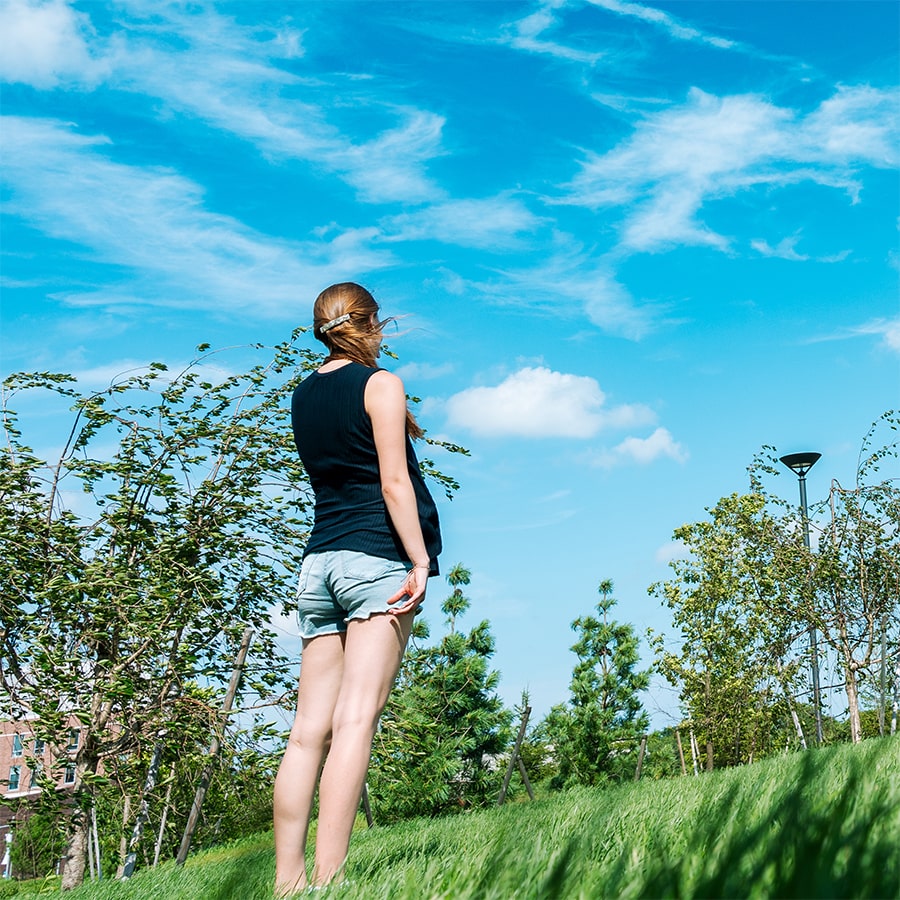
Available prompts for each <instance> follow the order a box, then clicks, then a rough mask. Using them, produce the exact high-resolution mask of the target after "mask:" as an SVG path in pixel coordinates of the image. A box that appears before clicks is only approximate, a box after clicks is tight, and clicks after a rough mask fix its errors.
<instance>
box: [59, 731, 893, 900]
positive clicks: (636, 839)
mask: <svg viewBox="0 0 900 900" xmlns="http://www.w3.org/2000/svg"><path fill="white" fill-rule="evenodd" d="M898 773H900V739H882V740H872V741H867V742H865V744H863V745H861V746H857V747H851V746H841V747H835V748H829V749H826V750H822V751H815V752H810V753H805V754H795V755H791V756H788V757H783V758H779V759H773V760H768V761H764V762H760V763H756V764H755V765H752V766H748V767H745V768H741V769H732V770H728V771H723V772H716V773H712V774H708V775H703V776H702V777H700V778H693V777H685V778H677V779H671V780H667V781H658V782H644V783H641V784H637V785H633V784H629V785H623V786H621V787H617V788H610V789H593V790H588V789H581V790H575V791H570V792H568V793H565V794H561V795H556V796H552V797H549V798H545V799H542V800H538V801H536V802H534V803H529V802H520V803H512V804H509V805H507V806H505V807H503V808H502V809H492V810H485V811H482V812H478V813H471V814H466V815H461V816H454V817H447V818H444V819H437V820H426V819H418V820H414V821H410V822H405V823H402V824H399V825H395V826H392V827H389V828H375V829H372V830H369V831H362V832H359V833H358V834H356V835H355V836H354V840H353V844H352V847H351V853H350V860H349V863H348V866H347V879H348V882H349V883H347V884H345V885H343V886H340V887H334V888H331V889H329V890H327V891H324V892H321V893H319V894H317V896H320V897H330V896H334V897H341V898H346V900H354V898H376V897H377V898H392V900H393V898H434V900H437V898H448V900H449V898H453V900H457V898H458V900H467V898H472V900H474V898H479V900H493V898H496V900H506V898H513V897H515V898H529V900H531V898H534V900H537V898H547V900H550V898H585V900H587V898H602V897H617V898H618V897H625V898H628V897H759V898H762V897H897V896H900V854H898V852H897V846H898V835H900V774H898ZM273 873H274V859H273V853H272V845H271V835H255V836H252V837H248V838H246V839H245V840H242V841H239V842H236V843H234V844H231V845H228V846H225V847H219V848H215V849H213V850H210V851H207V852H204V853H199V854H197V855H196V856H195V857H193V858H192V859H191V860H190V861H189V864H188V865H186V866H185V867H184V868H183V869H176V868H175V867H174V866H173V865H171V864H167V865H165V866H160V867H159V868H158V869H156V870H151V871H144V872H139V873H138V874H137V875H136V876H135V877H134V878H133V879H132V880H131V881H130V882H129V883H128V884H120V883H116V882H106V883H102V884H91V885H85V887H83V888H81V889H79V890H78V891H75V892H73V893H72V894H71V896H72V898H73V900H104V898H122V900H168V898H185V900H188V898H190V900H206V898H208V900H219V898H222V900H230V898H234V900H254V898H270V897H271V896H272V894H271V884H272V878H273Z"/></svg>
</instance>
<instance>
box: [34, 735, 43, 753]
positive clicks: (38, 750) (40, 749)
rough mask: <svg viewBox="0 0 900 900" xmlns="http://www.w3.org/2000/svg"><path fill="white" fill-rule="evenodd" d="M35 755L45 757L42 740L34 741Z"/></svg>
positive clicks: (36, 739)
mask: <svg viewBox="0 0 900 900" xmlns="http://www.w3.org/2000/svg"><path fill="white" fill-rule="evenodd" d="M34 755H35V756H43V755H44V742H43V741H42V740H41V739H40V738H35V739H34Z"/></svg>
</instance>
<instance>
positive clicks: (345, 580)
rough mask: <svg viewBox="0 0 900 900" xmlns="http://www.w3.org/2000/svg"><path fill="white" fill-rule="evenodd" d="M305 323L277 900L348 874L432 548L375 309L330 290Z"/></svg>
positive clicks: (408, 420) (412, 433) (350, 287)
mask: <svg viewBox="0 0 900 900" xmlns="http://www.w3.org/2000/svg"><path fill="white" fill-rule="evenodd" d="M313 320H314V322H313V333H314V334H315V336H316V337H317V338H318V339H319V340H320V341H322V343H323V344H324V345H325V346H326V347H327V348H328V356H327V357H326V358H325V361H324V362H323V364H322V366H321V367H320V368H319V369H318V370H317V371H315V372H313V373H312V374H310V375H309V376H308V377H307V378H306V379H304V381H302V382H301V383H300V385H298V387H297V389H296V390H295V391H294V396H293V402H292V404H291V419H292V423H293V429H294V442H295V443H296V445H297V450H298V452H299V453H300V458H301V460H302V461H303V465H304V467H305V469H306V471H307V474H308V475H309V479H310V483H311V485H312V488H313V491H314V493H315V499H316V504H315V519H314V525H313V530H312V534H311V535H310V538H309V542H308V544H307V546H306V550H305V552H304V559H303V565H302V567H301V570H300V585H299V589H298V601H299V619H300V632H301V637H302V638H303V653H302V664H301V667H300V685H299V689H298V697H297V714H296V718H295V720H294V725H293V728H292V729H291V735H290V740H289V742H288V746H287V749H286V750H285V754H284V759H283V760H282V762H281V768H280V769H279V771H278V777H277V778H276V779H275V892H276V895H277V896H280V897H288V896H290V895H291V894H292V893H294V892H295V891H298V890H300V889H302V888H304V887H306V886H307V885H308V884H314V885H321V884H327V883H328V882H330V881H331V880H332V879H333V878H334V877H335V876H336V875H337V874H338V872H340V870H341V868H342V867H343V865H344V860H345V859H346V856H347V848H348V846H349V843H350V831H351V829H352V828H353V823H354V820H355V818H356V812H357V809H358V807H359V801H360V796H361V794H362V788H363V784H364V782H365V777H366V770H367V769H368V766H369V756H370V754H371V750H372V738H373V737H374V735H375V728H376V726H377V724H378V718H379V716H380V715H381V711H382V709H383V708H384V704H385V703H386V702H387V698H388V694H389V693H390V690H391V687H392V685H393V683H394V679H395V677H396V675H397V671H398V670H399V668H400V662H401V660H402V658H403V652H404V650H405V648H406V642H407V640H408V638H409V633H410V629H411V627H412V620H413V614H414V612H415V610H416V608H417V607H418V606H419V604H420V603H421V602H422V601H423V600H424V599H425V588H426V585H427V582H428V578H429V576H430V575H436V574H437V573H438V567H437V556H438V554H439V553H440V550H441V536H440V530H439V526H438V517H437V509H436V507H435V505H434V501H433V499H432V498H431V495H430V494H429V492H428V489H427V487H426V486H425V482H424V481H423V479H422V476H421V474H420V472H419V466H418V463H417V461H416V456H415V452H414V451H413V448H412V443H411V441H410V438H419V437H421V436H422V429H421V428H419V426H418V424H417V423H416V420H415V418H414V417H413V416H412V414H411V413H410V412H409V411H408V409H407V406H406V393H405V391H404V389H403V383H402V382H401V381H400V379H399V378H397V376H396V375H392V374H391V373H390V372H387V371H385V370H384V369H379V368H378V366H377V363H376V358H377V357H378V355H379V352H380V348H381V333H382V328H383V327H384V324H385V323H384V322H379V320H378V304H377V303H376V302H375V300H374V298H373V297H372V295H371V294H370V293H369V292H368V291H367V290H366V289H365V288H363V287H360V285H358V284H352V283H349V282H348V283H344V284H335V285H332V286H331V287H329V288H326V289H325V290H324V291H322V293H321V294H319V296H318V298H317V299H316V303H315V306H314V308H313ZM323 760H324V763H325V764H324V767H323V765H322V762H323ZM320 773H321V779H320V778H319V775H320ZM317 782H318V783H319V817H318V828H317V831H316V858H315V868H314V869H313V873H312V876H311V878H309V879H307V874H306V864H305V853H306V836H307V831H308V829H309V819H310V813H311V810H312V805H313V798H314V796H315V791H316V783H317Z"/></svg>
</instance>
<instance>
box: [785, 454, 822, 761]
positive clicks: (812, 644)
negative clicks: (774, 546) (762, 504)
mask: <svg viewBox="0 0 900 900" xmlns="http://www.w3.org/2000/svg"><path fill="white" fill-rule="evenodd" d="M821 456H822V454H821V453H788V454H787V456H782V457H781V462H783V463H784V464H785V465H786V466H787V467H788V468H789V469H790V470H791V471H792V472H796V473H797V477H798V478H799V479H800V512H801V515H802V516H803V543H804V544H805V545H806V549H807V550H810V549H811V547H810V544H809V514H808V512H807V509H806V473H807V472H808V471H809V470H810V469H811V468H812V467H813V466H814V465H815V464H816V462H818V460H819V458H820V457H821ZM809 655H810V657H811V661H810V669H811V671H812V687H813V704H814V705H815V708H816V743H817V744H819V745H821V743H822V703H821V694H820V691H819V639H818V635H817V633H816V626H815V625H810V626H809Z"/></svg>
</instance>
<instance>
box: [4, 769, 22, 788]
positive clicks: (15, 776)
mask: <svg viewBox="0 0 900 900" xmlns="http://www.w3.org/2000/svg"><path fill="white" fill-rule="evenodd" d="M21 776H22V767H21V766H10V767H9V784H8V786H7V790H9V791H17V790H18V789H19V778H21Z"/></svg>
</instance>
